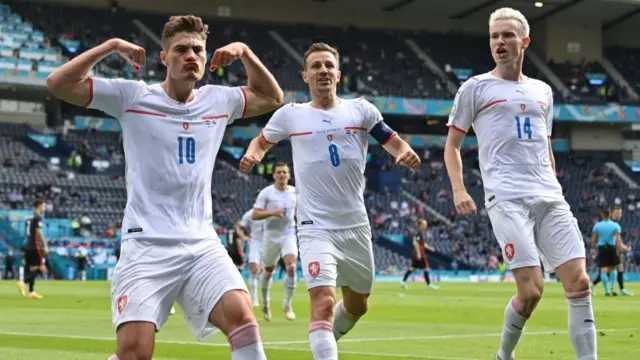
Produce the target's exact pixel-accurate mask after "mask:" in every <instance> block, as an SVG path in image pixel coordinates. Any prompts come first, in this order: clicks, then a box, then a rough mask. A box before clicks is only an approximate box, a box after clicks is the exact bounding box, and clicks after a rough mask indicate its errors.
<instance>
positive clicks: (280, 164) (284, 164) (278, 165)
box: [273, 161, 289, 169]
mask: <svg viewBox="0 0 640 360" xmlns="http://www.w3.org/2000/svg"><path fill="white" fill-rule="evenodd" d="M283 166H286V167H287V168H288V167H289V164H287V163H286V162H283V161H279V162H277V163H276V166H274V167H273V168H274V169H276V168H279V167H283Z"/></svg>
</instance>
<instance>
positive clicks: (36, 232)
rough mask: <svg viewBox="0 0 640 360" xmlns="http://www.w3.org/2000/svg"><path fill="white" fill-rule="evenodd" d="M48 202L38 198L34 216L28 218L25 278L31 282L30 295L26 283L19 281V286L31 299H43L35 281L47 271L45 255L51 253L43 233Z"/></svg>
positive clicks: (23, 294) (35, 203)
mask: <svg viewBox="0 0 640 360" xmlns="http://www.w3.org/2000/svg"><path fill="white" fill-rule="evenodd" d="M45 207H46V203H45V202H44V200H40V199H38V200H36V201H35V202H34V204H33V217H31V218H30V219H29V220H27V224H26V225H27V242H26V243H25V246H24V258H25V262H26V266H25V269H26V270H27V275H26V276H25V278H24V281H25V283H27V284H29V295H27V293H26V289H25V284H24V283H22V282H20V281H19V282H18V288H19V289H20V293H21V294H22V296H28V297H29V298H30V299H38V300H41V299H43V297H42V295H40V294H38V293H37V292H35V290H34V288H35V283H36V278H37V277H38V275H42V274H44V273H46V272H47V267H46V266H45V257H46V256H47V254H49V247H48V246H47V241H46V240H45V238H44V236H43V235H42V225H43V219H42V217H43V216H44V211H45Z"/></svg>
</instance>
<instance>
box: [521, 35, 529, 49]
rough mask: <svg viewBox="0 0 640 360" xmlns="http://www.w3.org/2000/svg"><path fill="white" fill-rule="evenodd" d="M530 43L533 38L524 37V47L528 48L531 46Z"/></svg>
mask: <svg viewBox="0 0 640 360" xmlns="http://www.w3.org/2000/svg"><path fill="white" fill-rule="evenodd" d="M529 44H531V38H530V37H528V36H527V37H525V38H524V39H522V48H523V49H526V48H528V47H529Z"/></svg>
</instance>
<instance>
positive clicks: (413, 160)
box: [396, 150, 421, 169]
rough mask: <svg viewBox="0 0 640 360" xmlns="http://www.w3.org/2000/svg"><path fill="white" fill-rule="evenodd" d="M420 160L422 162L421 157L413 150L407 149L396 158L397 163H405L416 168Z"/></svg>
mask: <svg viewBox="0 0 640 360" xmlns="http://www.w3.org/2000/svg"><path fill="white" fill-rule="evenodd" d="M420 162H421V161H420V157H419V156H418V154H416V152H415V151H413V150H407V151H405V152H403V153H401V154H400V155H398V157H397V158H396V164H397V165H405V166H408V167H410V168H412V169H415V168H417V167H418V166H420Z"/></svg>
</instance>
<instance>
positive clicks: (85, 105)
mask: <svg viewBox="0 0 640 360" xmlns="http://www.w3.org/2000/svg"><path fill="white" fill-rule="evenodd" d="M87 80H89V100H88V101H87V103H86V104H84V107H86V108H88V107H89V106H91V103H92V102H93V77H91V76H89V77H88V78H87Z"/></svg>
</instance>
